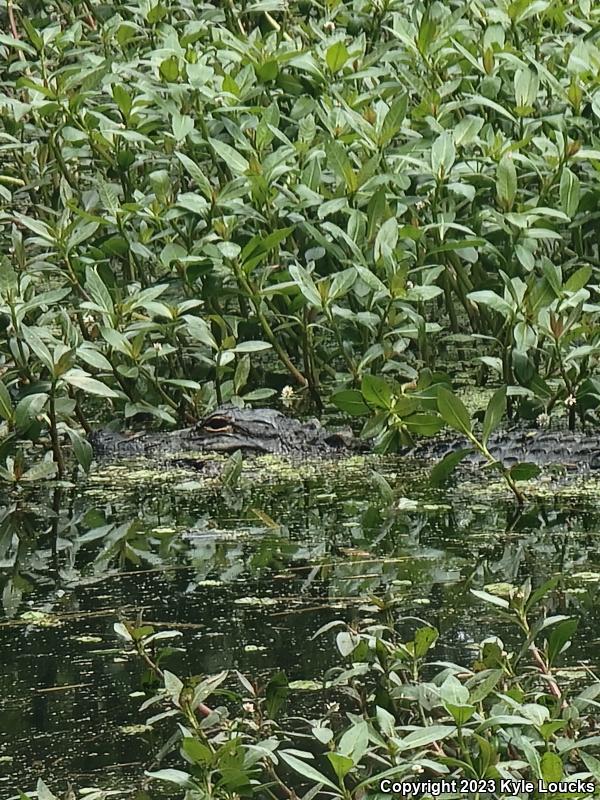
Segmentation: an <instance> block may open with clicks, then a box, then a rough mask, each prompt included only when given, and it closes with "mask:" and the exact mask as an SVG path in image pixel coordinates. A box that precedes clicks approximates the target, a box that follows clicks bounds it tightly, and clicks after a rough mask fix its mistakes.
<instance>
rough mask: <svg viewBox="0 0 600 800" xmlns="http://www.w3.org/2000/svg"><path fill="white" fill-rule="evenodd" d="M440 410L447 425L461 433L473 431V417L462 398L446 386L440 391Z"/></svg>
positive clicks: (438, 399)
mask: <svg viewBox="0 0 600 800" xmlns="http://www.w3.org/2000/svg"><path fill="white" fill-rule="evenodd" d="M437 401H438V411H439V412H440V414H441V415H442V417H443V419H444V421H445V422H446V424H447V425H449V426H450V427H451V428H453V429H454V430H455V431H458V432H459V433H464V434H465V435H468V434H470V433H471V418H470V417H469V412H468V411H467V409H466V407H465V405H464V403H463V402H462V400H461V399H460V398H459V397H457V396H456V395H455V394H454V393H453V392H451V391H450V390H449V389H446V388H445V387H443V386H442V387H440V389H439V391H438V397H437Z"/></svg>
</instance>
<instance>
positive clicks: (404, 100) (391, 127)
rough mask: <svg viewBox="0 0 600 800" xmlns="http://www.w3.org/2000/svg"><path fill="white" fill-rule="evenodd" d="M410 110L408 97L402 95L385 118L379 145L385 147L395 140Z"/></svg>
mask: <svg viewBox="0 0 600 800" xmlns="http://www.w3.org/2000/svg"><path fill="white" fill-rule="evenodd" d="M407 108H408V95H407V94H402V95H400V97H397V98H396V99H395V100H394V102H393V103H392V105H391V106H390V108H389V110H388V112H387V114H386V115H385V117H384V120H383V125H382V127H381V133H380V135H379V144H380V145H383V146H385V145H386V144H388V143H389V142H391V140H392V139H393V138H394V136H395V135H396V134H397V133H398V132H399V130H400V128H401V127H402V122H403V121H404V117H405V116H406V111H407Z"/></svg>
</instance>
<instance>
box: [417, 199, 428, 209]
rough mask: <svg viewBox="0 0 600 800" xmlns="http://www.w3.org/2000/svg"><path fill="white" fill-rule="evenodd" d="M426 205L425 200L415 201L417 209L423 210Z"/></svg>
mask: <svg viewBox="0 0 600 800" xmlns="http://www.w3.org/2000/svg"><path fill="white" fill-rule="evenodd" d="M426 205H427V203H426V202H425V200H419V201H418V202H417V203H415V210H416V211H422V210H423V209H424V208H425V206H426Z"/></svg>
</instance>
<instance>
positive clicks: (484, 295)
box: [467, 289, 512, 317]
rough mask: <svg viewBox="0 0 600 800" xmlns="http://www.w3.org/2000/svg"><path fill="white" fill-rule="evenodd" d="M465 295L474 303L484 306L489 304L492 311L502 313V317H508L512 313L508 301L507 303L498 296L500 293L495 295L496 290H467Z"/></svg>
mask: <svg viewBox="0 0 600 800" xmlns="http://www.w3.org/2000/svg"><path fill="white" fill-rule="evenodd" d="M467 297H468V298H469V300H472V301H473V302H474V303H481V304H482V305H484V306H489V307H490V308H492V309H493V310H494V311H497V312H498V313H499V314H502V316H503V317H509V316H511V314H512V307H511V305H510V303H507V301H506V300H504V298H502V297H500V295H497V294H496V292H492V291H489V290H488V289H483V290H481V291H477V292H469V294H468V295H467Z"/></svg>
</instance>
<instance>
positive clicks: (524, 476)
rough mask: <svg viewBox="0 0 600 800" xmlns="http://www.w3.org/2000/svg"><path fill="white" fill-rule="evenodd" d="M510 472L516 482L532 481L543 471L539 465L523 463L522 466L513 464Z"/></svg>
mask: <svg viewBox="0 0 600 800" xmlns="http://www.w3.org/2000/svg"><path fill="white" fill-rule="evenodd" d="M509 472H510V476H511V478H512V479H513V480H515V481H530V480H531V479H532V478H537V476H538V475H539V474H540V472H541V469H540V468H539V467H538V465H537V464H533V463H531V462H529V461H522V462H521V463H520V464H513V466H512V467H511V468H510V470H509Z"/></svg>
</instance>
